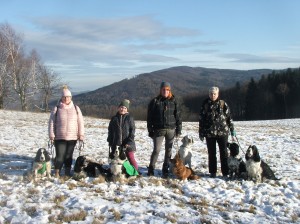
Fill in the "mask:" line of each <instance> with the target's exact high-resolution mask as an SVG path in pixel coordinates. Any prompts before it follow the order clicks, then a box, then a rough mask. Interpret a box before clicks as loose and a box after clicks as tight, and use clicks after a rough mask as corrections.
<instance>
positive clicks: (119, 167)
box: [110, 147, 127, 181]
mask: <svg viewBox="0 0 300 224" xmlns="http://www.w3.org/2000/svg"><path fill="white" fill-rule="evenodd" d="M126 159H127V157H126V153H125V150H124V148H123V147H118V148H116V150H115V152H114V153H113V158H112V159H111V162H110V172H111V175H112V178H113V181H117V180H124V178H125V177H126V170H125V168H124V166H123V164H124V162H125V161H126Z"/></svg>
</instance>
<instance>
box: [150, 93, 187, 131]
mask: <svg viewBox="0 0 300 224" xmlns="http://www.w3.org/2000/svg"><path fill="white" fill-rule="evenodd" d="M147 128H148V132H149V133H152V132H155V131H157V130H161V129H175V131H176V134H181V129H182V121H181V116H180V110H179V106H178V103H177V101H176V98H175V97H174V96H172V97H171V98H170V99H167V98H164V97H162V96H158V97H155V98H154V99H152V100H151V101H150V103H149V105H148V113H147Z"/></svg>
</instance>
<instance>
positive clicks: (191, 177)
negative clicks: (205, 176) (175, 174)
mask: <svg viewBox="0 0 300 224" xmlns="http://www.w3.org/2000/svg"><path fill="white" fill-rule="evenodd" d="M188 179H189V180H198V179H200V177H199V176H198V175H196V174H192V175H191V176H189V178H188Z"/></svg>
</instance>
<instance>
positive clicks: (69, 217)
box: [48, 209, 87, 224]
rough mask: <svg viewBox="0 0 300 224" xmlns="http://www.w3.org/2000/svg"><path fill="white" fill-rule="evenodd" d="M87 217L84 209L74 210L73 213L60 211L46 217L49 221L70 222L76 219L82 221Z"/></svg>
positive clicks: (57, 222)
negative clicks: (57, 213) (56, 214)
mask: <svg viewBox="0 0 300 224" xmlns="http://www.w3.org/2000/svg"><path fill="white" fill-rule="evenodd" d="M86 217H87V212H86V211H84V210H82V209H81V210H79V211H78V210H76V211H74V212H73V213H61V214H59V215H58V216H55V215H51V216H49V217H48V221H49V223H56V224H61V223H70V222H76V221H84V220H85V219H86Z"/></svg>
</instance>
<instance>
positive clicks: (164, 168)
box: [161, 164, 169, 178]
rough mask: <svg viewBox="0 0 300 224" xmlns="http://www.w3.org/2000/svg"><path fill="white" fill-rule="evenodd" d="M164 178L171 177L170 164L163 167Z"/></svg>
mask: <svg viewBox="0 0 300 224" xmlns="http://www.w3.org/2000/svg"><path fill="white" fill-rule="evenodd" d="M161 177H162V178H168V177H169V166H168V165H165V164H164V165H163V168H162V175H161Z"/></svg>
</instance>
